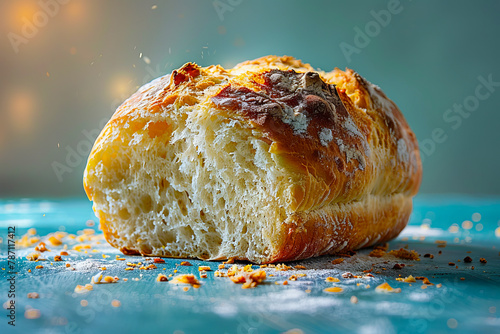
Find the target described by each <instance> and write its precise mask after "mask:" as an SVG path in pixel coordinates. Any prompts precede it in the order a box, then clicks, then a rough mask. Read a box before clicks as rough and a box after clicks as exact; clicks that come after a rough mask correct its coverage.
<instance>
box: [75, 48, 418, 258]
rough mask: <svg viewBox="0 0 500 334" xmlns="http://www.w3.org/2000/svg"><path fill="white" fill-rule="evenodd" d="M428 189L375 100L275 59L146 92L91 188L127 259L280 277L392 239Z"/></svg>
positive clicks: (110, 141) (120, 122)
mask: <svg viewBox="0 0 500 334" xmlns="http://www.w3.org/2000/svg"><path fill="white" fill-rule="evenodd" d="M421 176H422V167H421V162H420V156H419V151H418V146H417V140H416V138H415V135H414V134H413V132H412V131H411V130H410V128H409V126H408V124H407V123H406V121H405V119H404V117H403V115H402V114H401V112H400V111H399V109H398V107H397V106H396V105H395V104H394V102H392V101H391V100H389V99H388V98H387V97H386V96H385V94H384V93H383V92H382V91H381V90H380V88H379V87H377V86H375V85H373V84H371V83H369V82H368V81H367V80H365V79H364V78H363V77H361V76H360V75H359V74H358V73H356V72H354V71H352V70H350V69H347V70H346V71H342V70H339V69H337V68H336V69H334V70H333V71H332V72H328V73H326V72H323V71H317V70H314V69H313V68H312V67H311V66H310V65H309V64H305V63H302V62H301V61H299V60H296V59H294V58H291V57H275V56H268V57H263V58H259V59H256V60H253V61H247V62H244V63H241V64H239V65H237V66H236V67H234V68H232V69H224V68H223V67H221V66H209V67H199V66H198V65H196V64H193V63H187V64H185V65H184V66H182V67H181V68H179V69H177V70H175V71H173V72H172V74H170V75H166V76H163V77H161V78H158V79H156V80H154V81H152V82H151V83H149V84H146V85H144V86H143V87H141V88H140V89H139V90H138V91H137V92H136V93H135V94H133V95H132V96H131V97H130V98H129V99H128V100H126V101H125V102H124V103H123V104H122V105H121V106H120V107H119V108H118V109H117V111H116V112H115V114H114V115H113V117H112V118H111V120H110V121H109V122H108V123H107V125H106V126H105V128H104V129H103V130H102V132H101V134H100V135H99V137H98V138H97V140H96V142H95V144H94V147H93V149H92V152H91V154H90V157H89V159H88V164H87V166H86V169H85V174H84V186H85V191H86V193H87V195H88V197H89V199H90V200H92V201H93V208H94V211H95V213H96V215H97V217H98V218H99V221H100V227H101V229H102V230H103V232H104V235H105V237H106V239H107V241H108V242H109V243H110V244H111V245H113V246H114V247H117V248H118V249H120V250H121V251H122V252H123V253H124V254H142V255H147V256H165V257H183V258H184V257H186V258H199V259H209V260H225V259H229V258H233V259H236V260H248V261H252V262H254V263H272V262H277V261H291V260H298V259H305V258H308V257H313V256H318V255H323V254H335V253H339V252H345V251H347V250H354V249H358V248H362V247H367V246H371V245H374V244H377V243H381V242H385V241H388V240H390V239H392V238H394V237H396V236H397V235H398V234H399V233H400V231H401V230H402V229H403V228H404V227H405V226H406V224H407V222H408V219H409V216H410V213H411V210H412V198H413V196H414V195H415V194H416V193H417V191H418V188H419V185H420V181H421Z"/></svg>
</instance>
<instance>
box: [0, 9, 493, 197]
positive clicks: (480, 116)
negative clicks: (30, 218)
mask: <svg viewBox="0 0 500 334" xmlns="http://www.w3.org/2000/svg"><path fill="white" fill-rule="evenodd" d="M499 12H500V2H498V1H480V2H475V3H471V2H470V1H456V0H455V1H430V0H429V1H409V0H401V1H393V0H391V1H250V0H220V1H194V0H190V1H158V0H157V1H123V0H113V1H100V0H89V1H82V0H69V1H68V0H64V1H63V0H40V1H24V0H18V1H2V2H0V17H1V19H0V21H1V23H0V24H1V28H0V32H1V35H2V38H1V42H0V47H1V49H0V50H1V53H0V197H19V196H21V197H34V196H82V195H83V194H84V192H83V188H82V173H83V170H84V167H85V163H86V159H87V155H88V152H89V151H90V145H91V143H90V140H91V139H92V138H93V137H95V136H97V133H98V131H99V130H100V129H101V128H102V127H103V125H104V122H105V121H106V120H107V119H109V117H110V116H111V115H112V114H113V112H114V110H115V108H116V107H117V106H118V104H119V103H121V102H122V101H123V100H124V99H125V98H126V97H127V96H129V95H130V94H131V93H133V92H134V91H135V90H136V89H137V88H138V87H139V86H141V85H143V84H144V83H146V82H148V81H150V80H151V79H153V78H155V77H158V76H160V75H163V74H166V73H170V72H171V71H172V70H173V69H175V68H177V67H179V66H181V65H182V64H183V63H185V62H187V61H194V62H196V63H198V64H200V65H204V66H206V65H210V64H222V65H223V66H233V65H235V64H236V63H238V62H241V61H244V60H247V59H253V58H256V57H260V56H264V55H268V54H277V55H291V56H294V57H296V58H300V59H302V60H304V61H305V62H308V63H310V64H311V65H312V66H313V67H317V68H321V69H323V70H331V69H332V68H333V67H340V68H345V67H350V68H353V69H355V70H356V71H358V72H360V73H361V74H362V75H363V76H365V77H366V78H367V79H368V80H370V81H371V82H373V83H375V84H378V85H379V86H380V87H381V88H382V89H383V90H384V91H385V93H386V94H387V95H388V96H389V97H390V98H391V99H393V100H394V101H395V102H396V103H397V105H398V106H399V107H400V109H401V110H402V111H403V113H404V115H405V117H406V119H407V121H408V122H409V124H410V126H411V127H412V129H413V130H414V131H415V133H416V135H417V138H418V139H419V142H420V143H421V147H422V154H423V156H424V179H423V184H422V188H421V193H465V194H496V195H498V194H499V193H500V178H499V177H498V174H497V173H498V171H499V170H500V155H499V154H498V152H499V150H498V145H499V144H500V131H499V130H498V126H499V123H500V112H499V110H498V106H499V102H500V68H499V66H498V60H499V59H500V46H499V43H498V33H499V32H500V23H499V22H500V21H499V20H498V13H499ZM89 138H90V139H89Z"/></svg>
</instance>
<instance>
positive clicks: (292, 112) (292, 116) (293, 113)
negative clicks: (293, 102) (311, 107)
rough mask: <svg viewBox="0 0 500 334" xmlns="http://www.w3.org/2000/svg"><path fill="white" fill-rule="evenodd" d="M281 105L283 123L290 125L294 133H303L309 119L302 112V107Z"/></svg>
mask: <svg viewBox="0 0 500 334" xmlns="http://www.w3.org/2000/svg"><path fill="white" fill-rule="evenodd" d="M282 107H283V111H284V113H283V117H282V119H281V120H282V121H283V123H286V124H288V125H290V126H291V127H292V129H293V132H294V133H295V134H304V133H306V132H307V127H308V126H309V119H308V118H307V116H306V115H305V114H303V113H302V112H301V111H302V107H301V106H298V107H295V108H294V109H292V108H290V107H289V106H287V105H282Z"/></svg>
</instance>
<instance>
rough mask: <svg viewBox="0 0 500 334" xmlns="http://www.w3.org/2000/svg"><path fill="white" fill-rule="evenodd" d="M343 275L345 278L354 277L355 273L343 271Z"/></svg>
mask: <svg viewBox="0 0 500 334" xmlns="http://www.w3.org/2000/svg"><path fill="white" fill-rule="evenodd" d="M342 277H343V278H354V275H353V274H351V273H349V272H347V273H343V274H342Z"/></svg>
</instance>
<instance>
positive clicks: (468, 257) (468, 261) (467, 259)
mask: <svg viewBox="0 0 500 334" xmlns="http://www.w3.org/2000/svg"><path fill="white" fill-rule="evenodd" d="M464 262H465V263H471V262H472V258H471V257H470V256H467V257H465V258H464Z"/></svg>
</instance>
